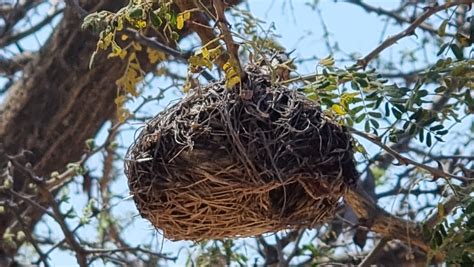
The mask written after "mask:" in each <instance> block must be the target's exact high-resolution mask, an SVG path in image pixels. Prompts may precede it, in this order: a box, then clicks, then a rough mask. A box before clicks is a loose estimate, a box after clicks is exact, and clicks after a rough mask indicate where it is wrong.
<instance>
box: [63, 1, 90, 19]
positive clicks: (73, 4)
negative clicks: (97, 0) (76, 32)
mask: <svg viewBox="0 0 474 267" xmlns="http://www.w3.org/2000/svg"><path fill="white" fill-rule="evenodd" d="M64 2H66V5H67V6H68V7H69V8H70V9H72V11H73V12H74V13H75V14H76V15H77V17H78V18H79V19H81V20H82V19H84V18H85V17H86V16H87V15H88V14H89V13H88V12H87V11H86V10H84V9H83V8H82V7H81V6H80V5H79V1H78V0H64Z"/></svg>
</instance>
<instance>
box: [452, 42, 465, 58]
mask: <svg viewBox="0 0 474 267" xmlns="http://www.w3.org/2000/svg"><path fill="white" fill-rule="evenodd" d="M449 47H450V48H451V51H453V54H454V56H455V57H456V58H457V59H458V60H463V59H464V53H463V50H462V48H460V47H459V46H458V45H457V44H451V45H450V46H449Z"/></svg>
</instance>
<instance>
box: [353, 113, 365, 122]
mask: <svg viewBox="0 0 474 267" xmlns="http://www.w3.org/2000/svg"><path fill="white" fill-rule="evenodd" d="M365 116H366V114H365V113H362V114H360V116H359V117H357V118H356V119H355V122H356V123H361V122H362V121H363V120H364V119H365Z"/></svg>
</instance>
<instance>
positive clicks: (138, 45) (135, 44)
mask: <svg viewBox="0 0 474 267" xmlns="http://www.w3.org/2000/svg"><path fill="white" fill-rule="evenodd" d="M132 46H133V48H135V50H136V51H142V45H141V44H139V43H137V42H132Z"/></svg>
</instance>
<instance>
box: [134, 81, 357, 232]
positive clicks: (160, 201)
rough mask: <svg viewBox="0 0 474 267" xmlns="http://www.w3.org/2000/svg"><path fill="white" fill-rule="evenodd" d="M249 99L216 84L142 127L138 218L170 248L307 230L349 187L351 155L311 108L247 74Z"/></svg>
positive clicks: (335, 127) (353, 175)
mask: <svg viewBox="0 0 474 267" xmlns="http://www.w3.org/2000/svg"><path fill="white" fill-rule="evenodd" d="M248 77H249V78H248V81H246V83H244V85H243V86H244V88H245V89H248V90H252V92H253V96H252V98H251V99H250V100H248V99H247V100H245V99H242V98H241V97H240V95H239V94H238V93H236V92H234V91H228V90H226V89H225V88H224V85H223V83H222V82H217V83H213V84H210V85H208V86H207V87H206V88H201V89H195V90H193V91H192V92H190V93H189V94H188V95H186V96H185V97H184V98H183V99H182V100H181V101H179V102H178V103H176V104H175V105H173V106H171V107H170V108H168V109H167V110H165V111H164V112H162V113H160V114H158V115H157V116H156V117H155V118H154V119H152V120H151V121H150V122H149V123H147V125H146V127H145V128H144V129H143V130H142V132H141V134H140V135H139V137H138V139H137V140H136V142H135V143H134V144H133V145H132V146H131V147H130V149H129V151H128V155H127V158H128V160H127V161H126V166H125V167H126V174H127V177H128V179H129V187H130V191H131V193H132V195H133V198H134V200H135V203H136V205H137V207H138V210H139V212H140V214H141V215H142V216H143V217H145V218H147V219H148V220H150V222H151V223H152V224H153V225H154V226H155V227H157V228H158V229H161V230H163V234H164V236H165V237H166V238H169V239H172V240H195V241H200V240H204V239H221V238H229V237H245V236H254V235H259V234H263V233H266V232H273V231H278V230H282V229H289V228H300V227H313V226H315V225H317V224H320V223H322V222H324V221H326V220H327V219H328V218H330V217H331V216H332V215H333V214H334V212H335V209H337V208H338V206H339V203H340V200H341V196H342V195H343V194H344V192H345V191H346V189H347V188H348V187H349V186H351V185H353V184H355V182H356V180H357V176H358V174H357V171H356V170H355V166H354V161H353V155H352V147H351V142H350V138H349V136H348V134H347V133H346V131H345V129H344V128H343V127H341V126H340V125H339V124H337V123H335V122H332V121H331V120H330V119H329V118H327V117H326V116H324V115H323V113H322V112H321V110H320V108H319V106H318V104H317V103H315V102H312V101H309V100H308V99H307V98H306V97H304V96H303V95H301V94H300V93H298V92H296V91H294V90H289V89H287V88H285V87H280V86H275V85H271V84H270V82H269V79H268V77H265V76H263V75H261V74H259V73H255V72H249V73H248Z"/></svg>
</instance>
